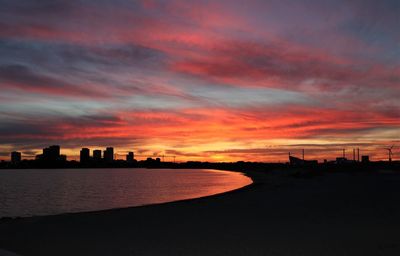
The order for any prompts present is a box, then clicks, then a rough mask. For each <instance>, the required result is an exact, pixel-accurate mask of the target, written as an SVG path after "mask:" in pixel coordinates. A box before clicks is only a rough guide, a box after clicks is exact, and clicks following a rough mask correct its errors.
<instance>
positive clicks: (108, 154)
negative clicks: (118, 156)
mask: <svg viewBox="0 0 400 256" xmlns="http://www.w3.org/2000/svg"><path fill="white" fill-rule="evenodd" d="M104 160H105V161H106V162H107V163H111V162H112V161H114V148H112V147H108V148H106V150H104Z"/></svg>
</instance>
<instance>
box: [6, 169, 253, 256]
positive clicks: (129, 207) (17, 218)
mask: <svg viewBox="0 0 400 256" xmlns="http://www.w3.org/2000/svg"><path fill="white" fill-rule="evenodd" d="M128 169H131V168H128ZM210 170H213V171H221V172H235V173H240V174H242V175H243V176H246V177H248V178H249V179H250V180H251V183H250V184H248V185H244V186H242V187H238V188H235V189H232V190H228V191H224V192H221V193H216V194H210V195H205V196H200V197H193V198H187V199H180V200H174V201H168V202H161V203H150V204H143V205H136V206H128V207H116V208H109V209H102V210H94V211H81V212H65V213H58V214H49V215H32V216H11V217H9V216H5V217H0V224H1V222H2V221H10V220H19V219H26V218H46V217H54V216H65V215H71V214H91V213H101V212H105V211H114V210H124V209H133V208H140V207H146V206H156V205H164V204H169V203H175V202H185V201H191V200H196V199H203V198H208V197H213V196H218V195H222V194H225V193H230V192H234V191H237V190H241V189H244V188H246V187H248V186H251V185H253V184H254V180H253V179H252V177H251V176H249V175H247V174H246V173H245V172H242V171H232V170H218V169H210ZM0 256H1V254H0Z"/></svg>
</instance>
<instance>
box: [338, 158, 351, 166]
mask: <svg viewBox="0 0 400 256" xmlns="http://www.w3.org/2000/svg"><path fill="white" fill-rule="evenodd" d="M348 162H349V161H348V160H347V158H346V157H336V163H337V164H346V163H348Z"/></svg>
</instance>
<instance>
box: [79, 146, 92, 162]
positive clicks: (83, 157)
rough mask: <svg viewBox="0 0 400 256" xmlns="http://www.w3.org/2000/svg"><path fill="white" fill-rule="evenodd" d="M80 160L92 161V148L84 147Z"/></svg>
mask: <svg viewBox="0 0 400 256" xmlns="http://www.w3.org/2000/svg"><path fill="white" fill-rule="evenodd" d="M79 161H80V162H81V163H88V162H90V149H88V148H82V149H81V152H80V157H79Z"/></svg>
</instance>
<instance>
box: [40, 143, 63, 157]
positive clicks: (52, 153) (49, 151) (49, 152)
mask: <svg viewBox="0 0 400 256" xmlns="http://www.w3.org/2000/svg"><path fill="white" fill-rule="evenodd" d="M40 158H41V159H43V160H46V161H57V160H60V146H58V145H53V146H50V147H48V148H44V149H43V154H42V156H41V157H40Z"/></svg>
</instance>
